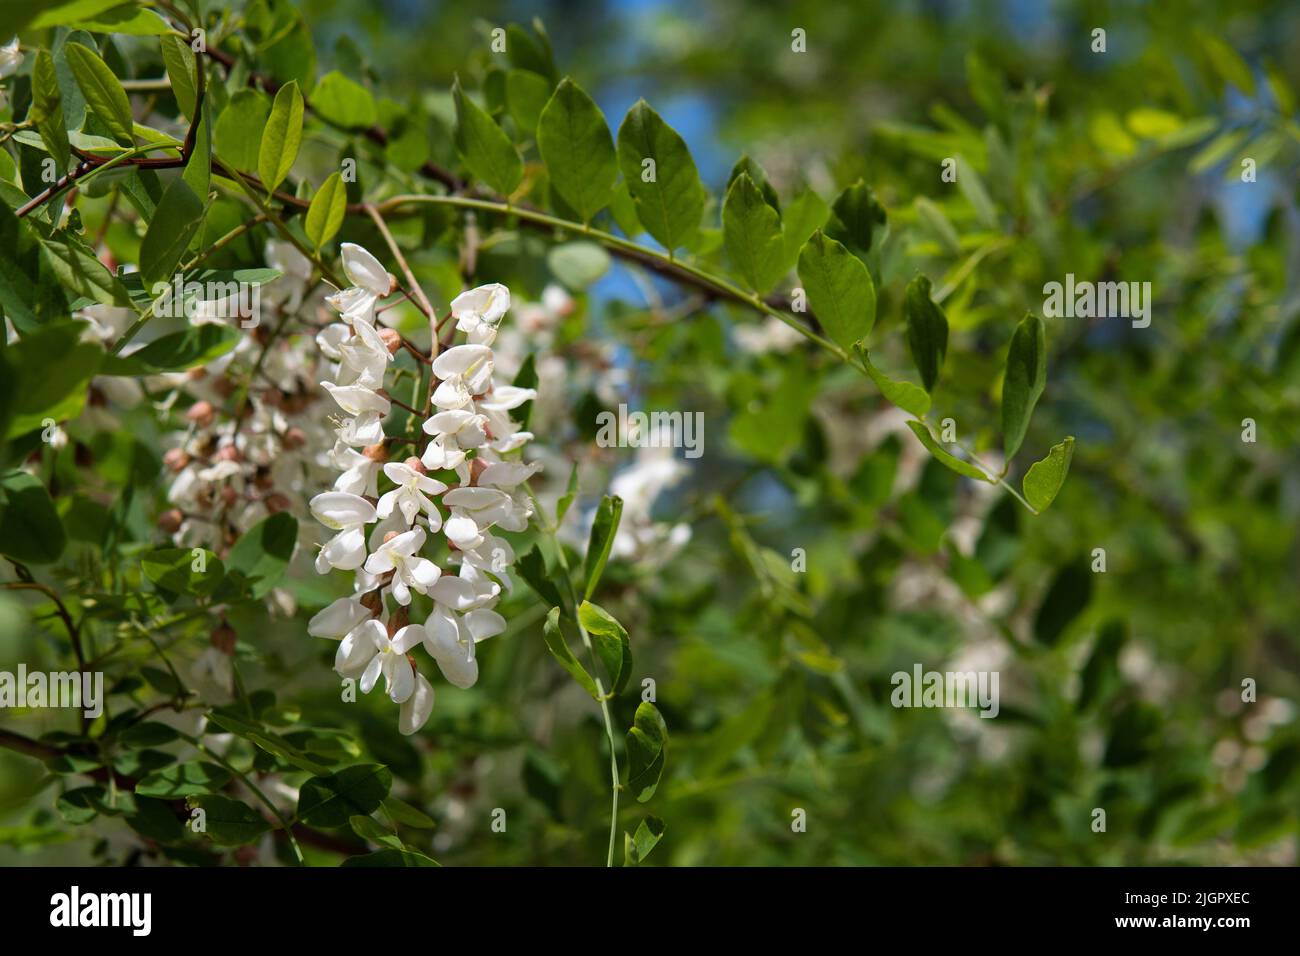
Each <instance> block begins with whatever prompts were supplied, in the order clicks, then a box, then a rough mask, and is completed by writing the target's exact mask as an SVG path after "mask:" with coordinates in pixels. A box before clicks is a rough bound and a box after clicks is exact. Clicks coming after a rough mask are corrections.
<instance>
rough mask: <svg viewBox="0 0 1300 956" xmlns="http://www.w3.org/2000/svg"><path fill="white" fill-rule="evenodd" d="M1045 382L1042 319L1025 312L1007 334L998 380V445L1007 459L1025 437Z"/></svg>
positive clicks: (1045, 344)
mask: <svg viewBox="0 0 1300 956" xmlns="http://www.w3.org/2000/svg"><path fill="white" fill-rule="evenodd" d="M1046 384H1047V340H1046V336H1045V334H1044V332H1043V320H1042V319H1040V318H1039V317H1038V316H1036V315H1033V314H1032V313H1031V314H1030V315H1026V316H1025V317H1024V318H1023V319H1021V320H1020V324H1019V325H1017V326H1016V331H1015V332H1014V333H1013V334H1012V336H1011V348H1010V349H1009V351H1008V352H1007V370H1006V376H1005V378H1004V379H1003V382H1002V446H1003V449H1004V451H1005V453H1006V457H1007V461H1010V460H1011V459H1012V458H1014V457H1015V454H1016V452H1017V451H1019V450H1020V445H1021V443H1022V442H1023V441H1024V440H1025V432H1026V431H1028V429H1029V419H1030V417H1031V416H1032V415H1033V414H1034V405H1036V404H1037V403H1038V397H1039V396H1040V395H1042V394H1043V388H1044V386H1045V385H1046Z"/></svg>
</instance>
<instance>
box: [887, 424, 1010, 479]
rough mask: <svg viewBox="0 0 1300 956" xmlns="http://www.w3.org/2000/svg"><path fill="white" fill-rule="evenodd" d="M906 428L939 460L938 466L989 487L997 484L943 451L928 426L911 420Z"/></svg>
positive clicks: (968, 464) (967, 463)
mask: <svg viewBox="0 0 1300 956" xmlns="http://www.w3.org/2000/svg"><path fill="white" fill-rule="evenodd" d="M907 427H908V428H910V429H912V434H914V435H915V436H916V437H917V439H918V440H919V441H920V442H921V444H922V445H924V446H925V448H926V450H927V451H928V452H929V453H930V454H931V455H933V456H934V457H935V458H937V459H938V460H939V462H940V464H942V465H945V466H947V467H948V468H951V469H952V470H953V471H955V472H957V474H959V475H962V476H964V477H966V478H974V479H975V480H976V481H987V482H988V483H989V484H991V485H995V484H997V479H995V478H990V477H989V476H988V475H986V474H984V472H982V471H980V470H979V469H978V468H976V467H975V466H974V465H972V464H971V463H970V462H968V461H962V460H961V459H960V458H957V457H956V456H954V455H952V454H950V453H949V452H947V451H945V450H944V449H943V447H942V446H941V445H940V444H939V443H938V441H936V440H935V437H934V435H933V434H931V433H930V426H928V425H926V423H925V422H922V421H915V420H913V421H910V422H908V423H907Z"/></svg>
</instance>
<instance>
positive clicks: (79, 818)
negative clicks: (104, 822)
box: [54, 785, 108, 826]
mask: <svg viewBox="0 0 1300 956" xmlns="http://www.w3.org/2000/svg"><path fill="white" fill-rule="evenodd" d="M107 806H108V793H107V791H105V790H104V788H103V787H100V786H93V785H92V786H88V787H75V788H74V789H72V790H65V791H63V793H61V794H59V798H58V799H57V800H55V801H54V808H55V809H56V810H58V811H59V816H61V817H63V819H64V820H66V821H67V822H68V823H71V824H72V825H73V826H81V825H82V824H85V823H89V822H90V821H91V820H93V819H95V817H97V816H99V814H100V812H101V811H102V810H104V809H105V808H106V807H107Z"/></svg>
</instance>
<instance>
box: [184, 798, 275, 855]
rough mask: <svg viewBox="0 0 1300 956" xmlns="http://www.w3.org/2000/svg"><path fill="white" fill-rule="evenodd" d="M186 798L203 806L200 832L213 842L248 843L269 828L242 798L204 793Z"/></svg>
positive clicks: (221, 844) (223, 843)
mask: <svg viewBox="0 0 1300 956" xmlns="http://www.w3.org/2000/svg"><path fill="white" fill-rule="evenodd" d="M189 802H190V804H191V805H192V806H195V807H201V808H202V809H203V814H204V820H203V823H204V830H203V833H204V834H205V835H206V836H207V838H208V839H209V840H211V841H212V842H213V843H215V844H216V845H217V846H242V845H244V844H246V843H252V842H253V841H254V840H256V839H257V838H258V837H260V836H261V835H262V834H263V833H266V832H267V831H268V830H270V829H271V824H270V822H268V821H267V819H266V818H265V817H263V816H262V815H261V814H260V813H258V812H257V811H256V810H254V809H253V808H252V807H250V806H249V805H248V804H246V803H244V802H243V801H242V800H233V799H231V798H230V797H223V796H221V795H220V794H217V793H205V794H201V795H198V796H195V797H191V798H190V801H189Z"/></svg>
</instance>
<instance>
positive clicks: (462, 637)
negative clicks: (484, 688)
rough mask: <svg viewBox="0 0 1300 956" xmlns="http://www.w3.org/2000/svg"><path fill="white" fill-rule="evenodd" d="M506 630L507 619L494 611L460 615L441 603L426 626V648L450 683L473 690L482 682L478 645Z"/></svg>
mask: <svg viewBox="0 0 1300 956" xmlns="http://www.w3.org/2000/svg"><path fill="white" fill-rule="evenodd" d="M505 629H506V620H505V618H503V617H502V616H501V615H500V614H498V613H497V612H496V611H493V610H491V609H490V608H478V609H476V610H471V611H469V612H468V613H466V614H463V615H458V614H454V613H453V612H451V611H450V610H448V609H447V608H446V607H444V606H443V605H441V604H437V605H435V606H434V609H433V614H431V615H430V616H429V619H428V620H427V621H426V622H425V624H424V634H425V637H424V649H425V650H426V651H428V652H429V656H430V657H432V658H433V659H434V660H435V661H437V662H438V669H439V670H440V671H442V675H443V676H444V677H446V678H447V681H448V682H449V683H452V684H455V685H456V686H457V687H462V688H464V687H471V686H473V684H474V683H475V682H476V681H477V680H478V659H477V655H476V654H475V645H476V644H478V642H479V641H485V640H487V639H488V638H489V637H494V636H495V635H497V634H500V633H501V632H502V631H504V630H505Z"/></svg>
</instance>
